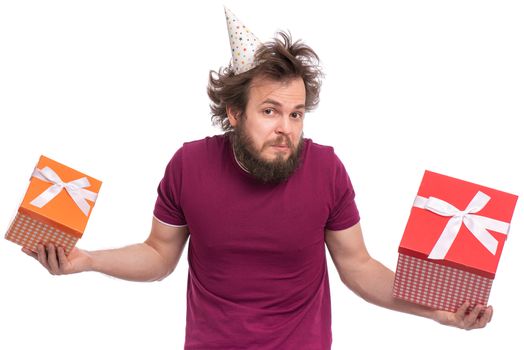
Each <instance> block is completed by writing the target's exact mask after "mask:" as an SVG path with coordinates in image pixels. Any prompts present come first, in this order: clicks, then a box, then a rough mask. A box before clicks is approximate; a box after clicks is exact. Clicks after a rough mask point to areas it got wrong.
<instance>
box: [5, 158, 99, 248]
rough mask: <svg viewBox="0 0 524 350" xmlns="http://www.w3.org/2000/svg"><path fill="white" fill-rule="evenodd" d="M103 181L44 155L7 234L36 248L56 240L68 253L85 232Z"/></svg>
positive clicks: (23, 243) (13, 239) (27, 245)
mask: <svg viewBox="0 0 524 350" xmlns="http://www.w3.org/2000/svg"><path fill="white" fill-rule="evenodd" d="M101 185H102V183H101V182H100V181H99V180H96V179H94V178H92V177H89V176H87V175H84V174H82V173H80V172H78V171H76V170H74V169H71V168H69V167H67V166H65V165H63V164H60V163H58V162H56V161H54V160H52V159H49V158H47V157H44V156H41V157H40V160H39V161H38V164H37V166H36V167H35V170H34V171H33V174H32V177H31V180H30V183H29V188H28V189H27V192H26V195H25V197H24V199H23V201H22V204H21V205H20V207H19V209H18V213H17V215H16V217H15V219H14V220H13V222H12V223H11V226H10V227H9V230H8V231H7V234H6V236H5V238H6V239H8V240H10V241H13V242H15V243H17V244H19V245H21V246H23V247H25V248H27V249H29V250H32V251H33V252H36V250H37V249H36V246H37V245H38V243H42V244H47V243H53V244H55V245H57V246H62V247H63V248H64V251H65V253H66V254H69V252H70V251H71V249H72V248H73V247H74V246H75V244H76V242H77V241H78V239H79V238H81V237H82V234H83V233H84V230H85V227H86V225H87V221H88V220H89V216H90V215H91V211H92V208H93V206H94V204H95V201H96V198H97V194H98V191H99V190H100V186H101Z"/></svg>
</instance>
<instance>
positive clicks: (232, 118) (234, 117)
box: [226, 105, 239, 127]
mask: <svg viewBox="0 0 524 350" xmlns="http://www.w3.org/2000/svg"><path fill="white" fill-rule="evenodd" d="M226 113H227V119H228V120H229V124H231V126H232V127H236V126H237V124H238V118H239V113H238V112H235V111H234V110H233V107H231V106H229V105H228V106H226Z"/></svg>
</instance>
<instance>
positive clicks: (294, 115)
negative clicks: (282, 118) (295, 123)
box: [291, 112, 304, 119]
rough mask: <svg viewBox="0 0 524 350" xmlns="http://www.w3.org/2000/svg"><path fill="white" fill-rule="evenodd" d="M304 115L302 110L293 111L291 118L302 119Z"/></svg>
mask: <svg viewBox="0 0 524 350" xmlns="http://www.w3.org/2000/svg"><path fill="white" fill-rule="evenodd" d="M303 116H304V115H303V114H302V113H300V112H293V113H291V118H293V119H300V118H302V117H303Z"/></svg>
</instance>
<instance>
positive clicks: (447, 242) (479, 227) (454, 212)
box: [413, 191, 509, 259]
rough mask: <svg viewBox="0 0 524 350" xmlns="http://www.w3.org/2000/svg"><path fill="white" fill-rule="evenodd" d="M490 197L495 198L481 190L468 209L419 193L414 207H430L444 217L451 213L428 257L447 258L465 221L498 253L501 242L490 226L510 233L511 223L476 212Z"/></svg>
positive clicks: (485, 243) (476, 234)
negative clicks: (492, 232) (460, 208)
mask: <svg viewBox="0 0 524 350" xmlns="http://www.w3.org/2000/svg"><path fill="white" fill-rule="evenodd" d="M490 199H491V198H490V197H489V196H488V195H487V194H485V193H483V192H481V191H478V192H477V194H476V195H475V197H473V199H472V200H471V202H469V204H468V206H467V208H466V209H465V210H458V209H457V208H456V207H454V206H453V205H451V204H449V203H448V202H446V201H443V200H442V199H438V198H435V197H429V198H425V197H421V196H417V197H416V198H415V202H414V203H413V206H414V207H416V208H421V209H427V210H429V211H431V212H433V213H435V214H438V215H441V216H451V218H450V219H449V221H448V223H447V225H446V227H445V228H444V230H443V231H442V233H441V235H440V237H439V239H438V240H437V243H435V246H433V250H431V253H430V254H429V256H428V258H430V259H444V257H445V256H446V254H447V253H448V250H449V248H451V245H452V244H453V242H454V241H455V238H456V237H457V234H458V232H459V230H460V227H461V226H462V223H464V225H465V226H466V227H467V228H468V230H469V231H470V232H471V233H472V234H473V235H474V236H475V237H476V238H477V239H478V240H479V241H480V243H482V245H483V246H484V247H486V249H487V250H489V251H490V253H491V254H493V255H495V253H496V252H497V247H498V241H497V240H496V239H495V237H493V236H492V235H491V233H489V232H488V231H487V230H488V229H489V230H493V231H496V232H500V233H503V234H507V233H508V232H509V223H507V222H503V221H499V220H495V219H491V218H487V217H485V216H480V215H475V214H472V213H477V212H479V211H480V210H482V208H484V207H485V206H486V204H487V203H488V202H489V200H490Z"/></svg>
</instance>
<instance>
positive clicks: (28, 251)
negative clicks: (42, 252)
mask: <svg viewBox="0 0 524 350" xmlns="http://www.w3.org/2000/svg"><path fill="white" fill-rule="evenodd" d="M22 251H23V252H24V253H26V254H27V255H29V256H30V257H32V258H34V259H36V260H38V254H37V253H35V252H33V251H32V250H30V249H27V248H26V247H23V248H22Z"/></svg>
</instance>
